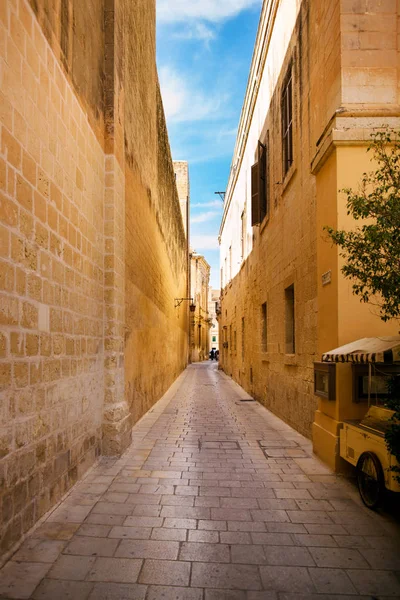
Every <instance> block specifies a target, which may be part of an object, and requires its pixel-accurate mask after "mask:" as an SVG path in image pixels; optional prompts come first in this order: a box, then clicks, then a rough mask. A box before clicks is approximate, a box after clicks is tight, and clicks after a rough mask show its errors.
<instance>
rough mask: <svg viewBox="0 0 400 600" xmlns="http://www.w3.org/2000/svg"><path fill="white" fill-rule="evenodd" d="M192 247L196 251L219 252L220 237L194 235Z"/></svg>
mask: <svg viewBox="0 0 400 600" xmlns="http://www.w3.org/2000/svg"><path fill="white" fill-rule="evenodd" d="M190 245H191V246H192V248H195V249H196V250H218V248H219V245H218V237H217V236H216V235H192V236H191V237H190Z"/></svg>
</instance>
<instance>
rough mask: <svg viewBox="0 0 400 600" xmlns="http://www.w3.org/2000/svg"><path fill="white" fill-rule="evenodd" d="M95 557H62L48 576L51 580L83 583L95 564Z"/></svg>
mask: <svg viewBox="0 0 400 600" xmlns="http://www.w3.org/2000/svg"><path fill="white" fill-rule="evenodd" d="M95 560H96V559H95V558H94V557H88V556H66V555H65V554H64V555H63V556H60V557H59V559H58V560H57V561H56V562H55V563H54V565H53V566H52V568H51V569H50V571H49V572H48V574H47V577H48V578H49V579H65V580H71V581H83V580H84V579H85V577H86V575H87V574H88V572H89V570H90V569H91V568H92V567H93V565H94V562H95Z"/></svg>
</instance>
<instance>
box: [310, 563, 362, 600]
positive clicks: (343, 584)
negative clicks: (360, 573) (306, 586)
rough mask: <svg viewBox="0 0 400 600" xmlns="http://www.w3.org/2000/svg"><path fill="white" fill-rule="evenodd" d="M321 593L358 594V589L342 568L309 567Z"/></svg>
mask: <svg viewBox="0 0 400 600" xmlns="http://www.w3.org/2000/svg"><path fill="white" fill-rule="evenodd" d="M308 572H309V574H310V575H311V579H312V580H313V583H314V585H315V587H316V589H317V592H319V593H320V594H356V593H357V591H356V589H355V587H354V586H353V584H352V583H351V581H350V579H349V578H348V576H347V574H346V572H345V571H343V570H342V569H308Z"/></svg>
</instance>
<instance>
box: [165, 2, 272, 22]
mask: <svg viewBox="0 0 400 600" xmlns="http://www.w3.org/2000/svg"><path fill="white" fill-rule="evenodd" d="M260 4H261V0H157V19H158V21H159V22H160V23H179V22H187V21H190V20H193V21H208V22H209V23H219V22H221V21H225V20H226V19H231V18H232V17H235V16H236V15H238V14H239V13H241V12H242V11H243V10H247V9H249V8H253V7H255V6H260Z"/></svg>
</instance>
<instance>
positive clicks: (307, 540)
mask: <svg viewBox="0 0 400 600" xmlns="http://www.w3.org/2000/svg"><path fill="white" fill-rule="evenodd" d="M338 537H340V536H338ZM293 538H294V541H295V542H296V544H298V545H299V546H317V547H318V546H322V547H325V548H327V547H334V548H337V546H338V544H337V543H336V541H335V540H334V539H333V537H332V536H330V535H318V534H315V535H311V534H304V533H297V534H294V535H293Z"/></svg>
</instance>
